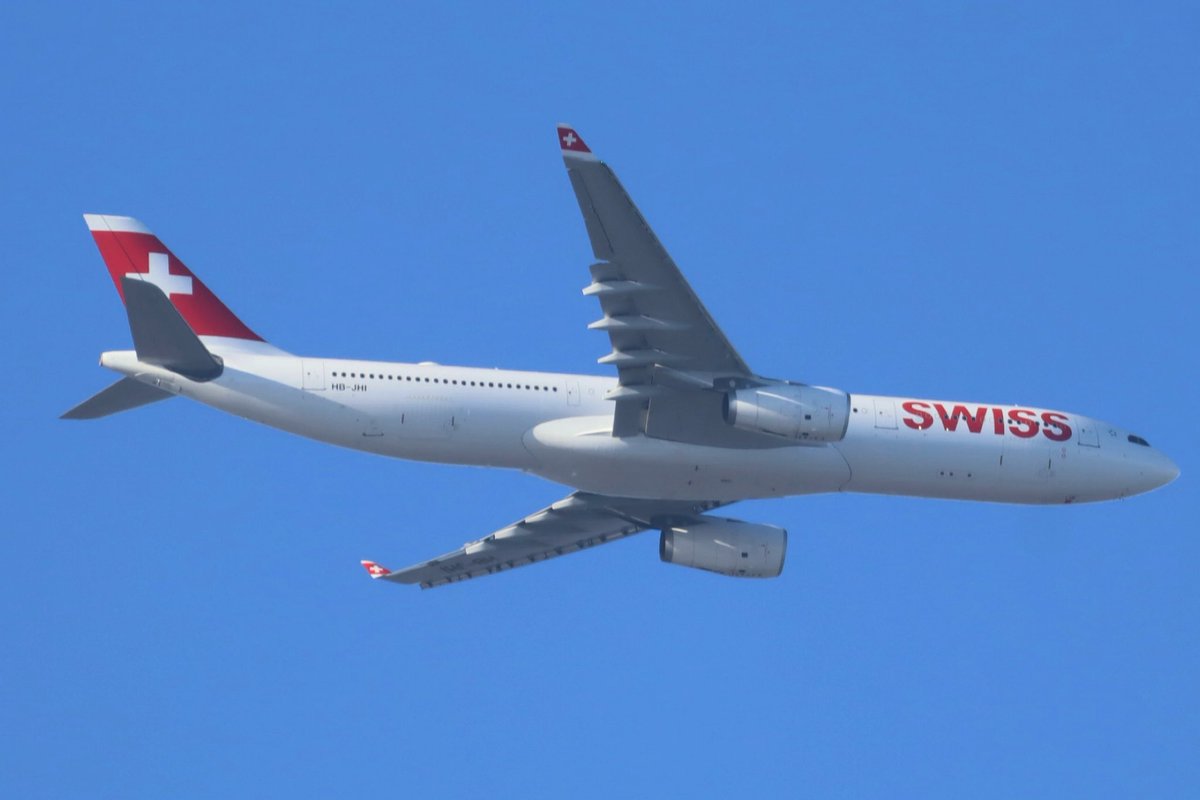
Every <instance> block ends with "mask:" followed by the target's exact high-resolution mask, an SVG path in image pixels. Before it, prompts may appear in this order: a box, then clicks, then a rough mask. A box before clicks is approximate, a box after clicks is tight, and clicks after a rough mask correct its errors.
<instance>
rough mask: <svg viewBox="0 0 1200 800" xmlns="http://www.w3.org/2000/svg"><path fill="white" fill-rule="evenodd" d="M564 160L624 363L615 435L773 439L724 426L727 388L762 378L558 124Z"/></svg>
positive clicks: (604, 174)
mask: <svg viewBox="0 0 1200 800" xmlns="http://www.w3.org/2000/svg"><path fill="white" fill-rule="evenodd" d="M558 138H559V147H560V148H561V151H562V156H563V162H564V163H565V164H566V167H567V174H568V176H569V177H570V179H571V187H572V188H573V189H574V191H575V199H576V200H577V201H578V202H579V210H580V212H581V213H582V214H583V221H584V225H585V227H586V228H587V233H588V239H589V240H590V241H591V245H592V253H593V255H594V256H595V258H596V262H595V263H594V264H592V266H591V273H592V283H591V284H590V285H589V286H587V287H586V288H585V289H584V290H583V292H584V294H586V295H591V296H594V297H596V298H597V299H598V300H599V301H600V307H601V310H602V311H603V316H602V317H601V318H600V319H598V320H596V321H595V322H593V323H592V324H591V325H589V326H588V327H589V328H592V329H593V330H601V331H604V332H605V333H607V334H608V336H609V339H610V341H611V344H612V352H610V353H609V354H608V355H606V356H604V357H602V358H600V359H599V363H601V364H611V365H612V366H614V367H616V369H617V376H618V383H619V385H618V386H617V388H616V389H614V390H613V391H612V392H611V393H610V394H609V399H611V400H613V401H615V402H616V404H617V407H616V411H615V415H614V424H613V435H614V436H632V435H637V434H639V433H644V434H646V435H649V436H657V437H659V438H664V439H673V440H676V441H687V442H693V443H697V444H709V445H715V446H735V447H747V446H749V447H754V446H764V447H767V446H776V445H775V444H773V443H771V442H766V441H763V440H762V438H761V437H759V436H756V435H754V434H747V433H745V432H742V431H737V430H733V429H731V428H729V427H728V426H726V425H724V424H723V422H722V419H721V404H722V402H723V401H724V390H725V389H727V388H730V387H733V386H738V385H747V384H755V383H758V382H760V380H759V379H758V378H757V377H756V376H755V375H754V373H753V372H751V370H750V368H749V367H748V366H747V365H746V362H745V361H743V360H742V357H741V356H740V355H738V353H737V351H736V350H735V349H734V347H733V345H732V344H730V342H729V340H728V339H727V338H726V337H725V334H724V333H723V332H722V331H721V329H720V328H719V327H718V326H717V324H716V322H714V321H713V318H712V316H711V315H710V314H709V313H708V310H707V309H706V308H705V307H704V304H703V303H702V302H700V298H698V297H697V296H696V293H695V292H694V291H693V290H692V287H691V286H690V285H689V284H688V282H687V280H686V279H685V278H684V276H683V273H681V272H680V271H679V268H678V267H677V266H676V265H675V262H674V261H673V260H672V258H671V256H670V254H669V253H667V250H666V248H664V247H663V245H662V243H661V242H659V240H658V237H657V236H655V234H654V231H653V230H651V228H650V226H649V225H648V224H647V223H646V220H645V218H644V217H642V214H641V212H640V211H638V208H637V206H636V205H634V203H633V200H632V199H630V197H629V195H628V193H627V192H626V191H625V189H624V187H623V186H622V185H621V182H620V181H619V180H618V179H617V176H616V174H615V173H614V172H613V171H612V169H611V168H610V167H609V166H608V165H607V164H605V163H604V162H603V161H600V160H599V159H597V158H596V156H595V155H594V154H593V153H592V152H591V150H590V149H589V148H588V147H587V145H585V144H584V142H583V140H582V139H581V138H580V137H579V134H578V133H577V132H576V131H575V130H574V129H573V128H571V127H570V126H567V125H559V127H558Z"/></svg>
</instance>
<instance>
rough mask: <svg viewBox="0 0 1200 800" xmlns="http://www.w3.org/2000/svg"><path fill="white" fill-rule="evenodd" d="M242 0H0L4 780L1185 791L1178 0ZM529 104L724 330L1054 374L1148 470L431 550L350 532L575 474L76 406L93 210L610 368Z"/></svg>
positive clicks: (477, 344) (781, 361)
mask: <svg viewBox="0 0 1200 800" xmlns="http://www.w3.org/2000/svg"><path fill="white" fill-rule="evenodd" d="M245 5H246V4H244V3H203V4H176V3H146V4H111V3H92V4H54V3H32V2H24V3H21V2H18V3H6V4H4V6H3V8H2V10H0V101H2V106H0V107H2V108H3V111H2V112H0V146H2V151H0V152H2V153H3V157H2V158H0V210H2V212H3V218H4V220H5V223H6V224H5V225H4V229H3V232H2V233H0V241H2V243H3V252H4V254H5V256H4V262H5V272H6V274H7V275H8V276H9V278H10V280H9V284H8V287H7V290H6V291H5V292H4V293H3V296H2V300H0V303H2V304H3V314H2V315H0V318H2V319H3V325H4V332H5V338H6V340H7V341H8V342H9V346H8V348H7V353H6V358H5V367H6V368H5V374H6V376H7V380H6V381H5V384H6V392H5V396H4V400H3V404H2V406H0V407H2V410H3V427H4V431H5V444H4V448H3V462H2V463H3V465H4V477H3V496H4V503H3V508H4V511H5V514H4V522H3V525H2V528H0V530H2V532H3V536H2V538H0V642H2V651H0V652H2V656H0V796H4V797H21V798H38V797H54V798H74V797H89V798H90V797H122V798H142V797H146V798H162V797H228V796H257V797H275V796H279V797H283V796H287V797H305V796H312V797H316V796H324V797H330V796H348V795H351V794H359V793H361V794H377V793H379V792H381V791H382V792H388V793H394V794H398V795H400V796H417V795H427V796H428V795H432V796H455V795H459V796H480V795H483V794H485V793H486V794H488V795H494V796H501V797H515V796H521V797H529V796H532V797H612V796H646V797H649V796H668V797H669V796H689V797H690V796H731V795H766V796H780V795H785V794H788V795H795V794H801V795H805V796H814V797H855V798H860V797H884V798H893V797H904V796H909V797H912V796H920V797H954V798H961V797H1035V796H1048V797H1102V796H1115V797H1130V796H1139V797H1148V796H1158V797H1182V796H1188V795H1192V796H1196V795H1197V793H1200V759H1198V758H1197V753H1198V752H1200V698H1198V695H1197V687H1198V686H1200V683H1198V679H1197V676H1198V675H1200V589H1198V588H1197V587H1198V582H1200V536H1198V533H1197V530H1198V527H1200V526H1198V525H1197V516H1198V512H1200V508H1198V507H1197V501H1196V491H1195V488H1194V484H1193V482H1194V481H1195V480H1196V478H1197V476H1198V475H1200V463H1198V461H1197V457H1198V456H1200V435H1198V433H1197V424H1196V413H1195V408H1194V406H1195V403H1196V397H1197V380H1196V377H1195V375H1196V367H1197V359H1196V342H1197V327H1198V326H1197V322H1196V315H1197V311H1196V298H1197V289H1198V288H1200V287H1198V285H1197V284H1198V281H1197V278H1196V270H1197V261H1198V256H1200V234H1198V229H1197V220H1198V219H1200V192H1198V189H1197V186H1198V185H1200V169H1198V164H1200V162H1198V159H1197V157H1198V155H1200V100H1198V92H1197V83H1196V81H1197V76H1198V75H1200V55H1198V54H1200V49H1198V48H1197V41H1198V38H1200V12H1198V11H1197V10H1196V6H1195V4H1193V3H1183V4H1179V5H1175V4H1170V3H1154V4H1141V3H1129V4H1124V5H1121V4H1107V3H1105V4H1096V3H1080V4H1077V5H1061V4H1047V3H1042V2H1036V3H972V4H959V3H949V4H944V5H943V4H927V3H919V4H911V3H904V4H871V3H867V4H839V3H828V4H820V5H799V4H779V5H755V4H750V5H742V4H739V5H738V6H737V7H735V8H724V7H720V6H710V5H694V4H689V5H687V6H684V5H682V4H680V5H679V6H677V7H674V8H671V7H667V6H663V5H656V4H652V3H597V2H592V3H573V2H567V3H554V4H547V5H544V6H543V7H541V8H539V9H537V10H522V11H513V10H505V11H500V10H497V9H496V8H494V7H493V6H492V4H478V5H469V4H432V5H430V4H412V5H404V4H379V5H363V4H335V3H329V4H312V3H263V4H251V5H252V7H250V8H246V7H244V6H245ZM845 5H852V6H853V8H843V6H845ZM964 6H965V7H964ZM560 120H564V121H567V122H570V123H573V124H574V125H576V126H577V127H578V128H579V130H580V131H581V132H582V133H583V135H584V136H585V137H586V139H587V141H588V142H589V144H591V145H592V146H593V148H594V149H596V150H597V151H598V152H599V153H600V155H601V156H602V157H603V158H605V159H606V160H608V161H609V162H610V163H611V164H612V165H613V166H614V167H615V168H616V170H617V172H618V174H619V175H620V176H621V178H622V180H623V181H624V183H625V184H626V186H627V187H628V189H629V190H630V192H631V193H632V194H633V195H634V197H635V198H636V200H637V202H638V203H639V205H640V206H641V208H642V210H643V212H644V213H645V214H646V216H647V217H648V219H649V220H650V221H651V223H652V224H653V225H654V227H655V228H656V230H657V232H658V233H659V235H660V236H661V238H662V239H663V241H664V243H665V244H666V245H667V247H668V248H669V249H670V250H671V252H672V254H673V255H674V256H675V259H676V261H677V262H678V263H679V265H680V266H681V268H682V269H683V270H684V272H685V273H686V274H687V276H688V277H689V279H690V280H691V282H692V284H693V286H694V287H695V289H696V291H697V292H698V294H699V295H700V296H701V297H702V298H703V299H704V300H705V302H706V303H707V304H708V307H709V309H710V310H711V312H712V313H713V315H714V317H715V318H716V319H717V320H718V321H719V322H720V323H721V325H722V327H723V328H724V330H725V331H726V333H727V334H728V335H729V337H730V338H731V340H732V341H733V342H734V343H735V344H736V345H737V347H738V348H739V350H740V351H741V353H742V355H743V356H744V357H745V358H746V360H747V362H748V363H749V364H750V365H751V366H752V367H753V368H755V369H756V370H758V371H760V372H762V373H765V374H769V375H777V376H781V377H790V378H793V379H797V380H804V381H809V382H814V383H820V384H826V385H833V386H838V387H841V388H845V389H847V390H850V391H863V392H879V393H895V394H911V395H918V396H931V397H941V398H949V399H962V400H980V401H995V402H1013V403H1027V404H1035V405H1040V406H1047V407H1052V408H1053V407H1058V408H1065V409H1068V410H1073V411H1079V412H1083V413H1088V414H1091V415H1094V416H1097V417H1100V418H1102V419H1107V420H1111V421H1112V422H1114V423H1116V424H1118V425H1122V426H1124V427H1128V428H1130V429H1132V430H1135V431H1137V432H1138V433H1140V434H1141V435H1143V436H1145V437H1146V438H1147V439H1149V440H1150V441H1151V443H1152V444H1154V445H1156V446H1158V447H1160V448H1161V449H1163V450H1164V451H1165V452H1167V453H1168V454H1169V455H1171V456H1172V457H1173V458H1174V459H1175V460H1176V461H1177V463H1179V465H1180V467H1181V469H1182V471H1183V475H1182V477H1181V478H1180V480H1178V481H1177V482H1176V483H1175V484H1173V485H1171V486H1169V487H1167V488H1166V489H1163V490H1161V491H1158V492H1155V493H1153V494H1150V495H1145V496H1141V497H1136V498H1133V499H1129V500H1125V501H1122V502H1112V503H1104V504H1099V505H1087V506H1074V507H1055V508H1038V507H1018V506H1001V505H985V504H970V503H959V502H946V501H933V500H919V499H906V498H889V497H871V496H855V495H845V496H823V497H809V498H794V499H789V500H778V501H769V502H751V503H744V504H741V505H739V506H736V507H734V509H733V510H732V511H731V512H730V513H731V514H733V515H737V516H740V517H743V518H745V519H749V520H753V521H760V522H769V523H774V524H778V525H782V526H785V527H787V528H788V529H789V530H790V532H791V538H790V549H789V553H788V559H787V569H786V570H785V573H784V575H783V577H782V578H780V579H779V580H774V581H763V582H746V581H736V580H732V579H724V578H720V577H716V576H712V575H709V574H705V573H702V572H698V571H692V570H687V569H683V568H679V567H673V566H668V565H663V564H661V563H659V561H658V555H657V541H656V535H655V534H653V533H650V534H645V535H643V536H639V537H634V538H632V539H629V540H626V541H623V542H620V543H616V544H613V545H610V546H607V547H604V548H600V549H597V550H593V551H590V552H588V553H586V554H581V555H577V556H571V557H569V558H564V559H559V560H556V561H554V562H552V563H549V564H543V565H538V566H534V567H530V568H527V569H521V570H517V571H513V572H510V573H507V574H504V575H501V576H498V577H494V578H488V579H486V580H478V581H472V582H469V583H467V584H463V585H460V586H451V587H448V588H444V589H438V590H435V591H430V592H420V591H418V590H416V589H413V588H407V587H398V586H390V585H380V584H378V583H373V582H371V581H370V580H368V579H367V576H366V575H365V573H364V572H363V571H362V569H361V567H360V566H359V565H358V559H360V558H363V557H369V558H375V559H378V560H380V561H382V562H383V563H385V564H390V565H392V566H402V565H405V564H408V563H411V562H414V561H419V560H423V559H425V558H427V557H430V556H433V555H435V554H438V553H441V552H444V551H446V550H448V549H451V548H453V547H456V546H458V545H459V544H461V543H462V542H464V541H467V540H469V539H473V538H476V537H478V536H480V535H483V534H485V533H488V532H490V531H491V530H494V529H495V528H497V527H500V526H501V525H503V524H504V523H507V522H509V521H511V520H513V519H516V518H518V517H520V516H522V515H524V514H526V513H528V512H530V511H532V510H534V509H536V508H539V507H541V506H542V505H544V504H545V503H547V502H549V501H553V500H555V499H557V498H559V497H561V496H562V495H563V494H564V493H565V490H564V489H563V488H562V487H559V486H555V485H551V484H549V483H546V482H544V481H541V480H539V479H537V478H534V477H530V476H525V475H520V474H511V473H506V472H499V471H485V470H474V469H467V468H458V467H446V466H432V465H425V464H417V463H407V462H401V461H389V460H385V459H382V458H378V457H374V456H369V455H364V454H360V453H354V452H348V451H342V450H337V449H334V448H331V447H327V446H325V445H320V444H316V443H313V442H308V441H305V440H302V439H299V438H295V437H291V436H288V435H285V434H283V433H280V432H277V431H273V430H270V429H266V428H262V427H258V426H255V425H252V424H250V423H247V422H244V421H242V420H239V419H235V418H232V417H226V416H222V415H221V414H219V413H217V412H215V411H212V410H209V409H206V408H203V407H201V406H198V405H194V404H191V403H188V402H186V401H182V400H176V401H172V402H169V403H162V404H159V405H155V406H153V407H150V408H146V409H143V410H140V411H135V412H130V413H127V414H123V415H120V416H116V417H112V418H109V419H106V420H101V421H97V422H91V423H71V422H62V421H59V420H57V416H58V414H60V413H61V412H62V411H64V410H65V409H67V408H69V407H70V406H72V405H74V404H75V403H76V402H78V401H80V400H82V399H83V398H85V397H87V396H88V395H90V394H91V393H93V392H95V391H97V390H99V389H100V388H101V387H103V386H105V385H107V383H109V382H110V381H112V380H113V379H114V376H113V375H111V374H110V373H107V372H106V371H104V370H102V369H100V368H99V367H98V366H96V359H97V356H98V354H99V352H100V351H102V350H106V349H121V348H125V347H128V346H129V334H128V330H127V326H126V323H125V317H124V313H123V311H122V309H121V306H120V303H119V301H118V299H117V296H116V294H115V292H114V291H113V287H112V285H111V282H110V281H109V278H108V275H107V274H106V272H105V270H104V267H103V264H102V262H101V260H100V257H99V255H98V253H97V252H96V250H95V247H94V246H93V244H92V241H91V239H90V237H89V236H88V233H87V230H86V228H85V226H84V224H83V221H82V219H81V217H80V215H81V214H82V213H83V212H97V213H110V214H129V215H133V216H137V217H139V218H141V219H143V220H144V221H145V222H146V223H147V224H149V225H150V226H151V227H152V228H153V229H154V230H155V231H156V232H157V233H158V234H159V235H160V236H161V237H162V238H163V240H164V241H165V242H167V243H168V245H169V246H170V247H171V248H172V249H174V251H175V252H176V253H177V254H179V255H180V257H181V258H183V259H184V260H185V261H186V262H187V263H188V265H189V266H191V267H192V268H193V269H194V270H195V271H196V272H197V274H199V275H200V276H201V277H202V278H203V279H204V280H205V281H206V282H207V283H208V284H209V285H210V286H211V287H212V288H213V289H214V290H215V291H216V292H217V293H218V294H219V295H220V296H221V297H222V298H223V299H224V300H225V301H226V302H227V303H228V304H229V305H230V306H231V307H232V308H233V309H234V310H235V311H236V312H237V313H238V314H239V316H241V317H242V318H243V319H244V320H245V321H246V322H247V323H248V324H249V325H250V326H251V327H253V328H254V329H255V330H257V331H259V332H260V333H262V334H263V335H265V336H266V337H267V338H268V339H270V340H271V341H273V342H275V343H276V344H278V345H279V346H281V347H283V348H285V349H288V350H290V351H293V352H296V353H301V354H308V355H329V356H357V357H364V358H379V359H390V360H399V361H417V360H425V359H429V360H436V361H440V362H443V363H449V364H466V365H479V366H509V367H515V368H528V369H538V370H554V371H579V372H589V373H594V374H605V371H606V370H605V369H604V368H602V367H599V366H597V365H596V364H595V359H596V358H597V357H598V356H600V355H602V354H603V353H605V352H607V350H608V345H607V340H606V339H605V337H604V336H603V335H602V334H598V333H594V332H589V331H587V330H586V329H585V325H586V324H587V323H588V322H589V321H591V320H592V319H594V318H595V316H596V314H597V308H596V307H595V302H594V300H592V299H590V298H586V297H583V296H581V295H580V293H579V289H580V288H581V287H582V286H583V285H584V284H585V283H586V282H587V270H586V267H587V264H588V263H589V261H590V251H589V249H588V245H587V240H586V237H585V234H584V230H583V226H582V224H581V222H580V220H579V212H578V209H577V207H576V205H575V200H574V197H573V195H572V193H571V190H570V187H569V185H568V181H567V178H566V176H565V174H564V170H563V166H562V163H561V161H560V159H559V155H558V151H557V148H556V145H555V140H554V134H553V126H554V123H555V122H557V121H560Z"/></svg>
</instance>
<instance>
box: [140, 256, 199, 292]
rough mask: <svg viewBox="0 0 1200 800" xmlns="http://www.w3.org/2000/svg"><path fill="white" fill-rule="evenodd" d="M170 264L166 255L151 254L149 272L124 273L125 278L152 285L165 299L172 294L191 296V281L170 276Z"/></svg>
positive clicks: (185, 277)
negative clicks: (160, 291)
mask: <svg viewBox="0 0 1200 800" xmlns="http://www.w3.org/2000/svg"><path fill="white" fill-rule="evenodd" d="M170 264H171V261H170V258H169V257H168V256H167V254H166V253H151V254H150V271H149V272H126V273H125V277H126V278H137V279H138V280H143V281H145V282H146V283H153V284H154V285H155V286H157V287H158V288H160V289H162V290H163V294H165V295H166V296H167V297H170V296H171V295H173V294H191V293H192V279H191V278H189V277H188V276H187V275H172V274H171V271H170Z"/></svg>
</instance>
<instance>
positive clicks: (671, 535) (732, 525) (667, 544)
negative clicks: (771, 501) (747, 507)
mask: <svg viewBox="0 0 1200 800" xmlns="http://www.w3.org/2000/svg"><path fill="white" fill-rule="evenodd" d="M786 552H787V531H785V530H784V529H783V528H776V527H775V526H774V525H759V524H756V523H753V522H742V521H741V520H736V519H722V518H720V517H700V518H699V519H697V520H695V521H694V522H689V523H687V524H684V525H676V526H673V527H670V528H663V531H662V536H661V538H659V540H658V556H659V558H661V559H662V560H663V561H665V562H667V563H668V564H679V565H680V566H683V567H694V568H696V569H703V570H708V571H709V572H716V573H719V574H721V575H729V576H730V577H733V578H775V577H778V575H779V573H781V572H783V557H784V555H785V554H786Z"/></svg>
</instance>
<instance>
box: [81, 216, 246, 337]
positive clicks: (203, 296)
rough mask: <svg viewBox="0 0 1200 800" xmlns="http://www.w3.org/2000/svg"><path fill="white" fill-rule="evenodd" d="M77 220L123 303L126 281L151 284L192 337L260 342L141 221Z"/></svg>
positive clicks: (126, 218)
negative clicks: (84, 224)
mask: <svg viewBox="0 0 1200 800" xmlns="http://www.w3.org/2000/svg"><path fill="white" fill-rule="evenodd" d="M83 218H84V220H85V221H86V222H87V226H88V230H90V231H91V233H92V238H93V239H95V241H96V247H98V248H99V249H100V255H101V256H102V257H103V258H104V264H105V266H107V267H108V274H109V275H110V276H111V277H112V280H113V283H114V284H115V285H116V287H117V293H118V294H120V295H121V299H122V300H123V301H125V302H126V304H128V301H129V298H128V297H127V293H126V281H127V280H133V281H140V282H143V283H146V284H153V285H154V286H157V287H158V288H159V289H161V290H162V293H163V294H164V295H165V296H166V297H167V298H168V299H169V300H170V303H171V305H173V306H174V307H175V309H176V310H177V311H178V312H179V315H180V316H181V317H182V318H183V320H184V321H185V322H186V323H187V325H188V327H189V328H191V330H192V331H194V332H195V333H196V335H198V336H223V337H227V338H231V339H242V340H246V341H252V342H261V341H263V338H262V337H261V336H259V335H258V334H257V333H255V332H254V331H252V330H250V328H249V327H247V326H246V324H245V323H243V322H242V321H241V320H240V319H238V318H237V316H235V315H234V313H233V312H232V311H230V310H229V308H228V307H226V305H225V304H224V303H222V302H221V301H220V299H219V298H218V297H217V296H216V295H215V294H213V293H212V291H211V290H210V289H209V288H208V287H207V286H205V285H204V282H203V281H201V280H200V279H199V278H197V277H196V276H195V275H194V274H193V273H192V271H191V270H189V269H188V268H187V266H186V265H185V264H184V263H183V262H182V261H180V260H179V258H178V257H176V256H175V254H174V253H172V252H171V251H170V249H168V248H167V246H166V245H164V244H163V243H162V241H161V240H160V239H159V238H158V237H157V236H155V235H154V233H152V232H151V230H150V229H149V228H147V227H146V226H145V225H143V224H142V223H141V222H139V221H138V220H136V219H134V218H133V217H118V216H109V215H103V214H84V215H83Z"/></svg>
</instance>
